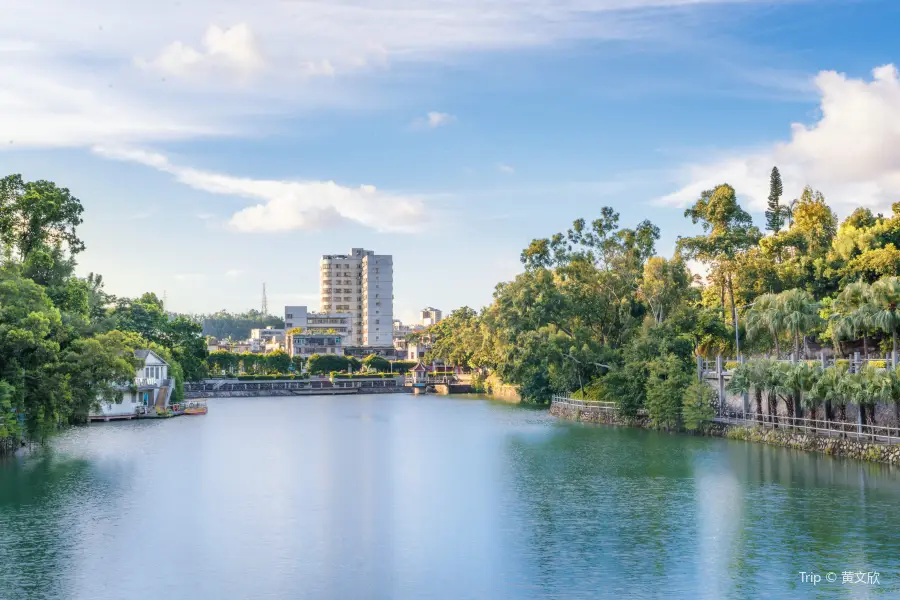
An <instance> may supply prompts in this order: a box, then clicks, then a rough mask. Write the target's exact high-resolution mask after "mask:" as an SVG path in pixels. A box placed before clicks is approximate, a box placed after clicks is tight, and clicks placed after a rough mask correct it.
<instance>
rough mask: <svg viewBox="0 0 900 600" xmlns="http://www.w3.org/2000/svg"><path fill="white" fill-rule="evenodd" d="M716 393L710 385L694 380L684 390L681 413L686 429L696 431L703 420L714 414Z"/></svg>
mask: <svg viewBox="0 0 900 600" xmlns="http://www.w3.org/2000/svg"><path fill="white" fill-rule="evenodd" d="M715 401H716V394H715V392H714V391H713V389H712V387H711V386H710V385H708V384H707V383H705V382H703V381H694V382H693V383H692V384H691V385H690V386H688V388H687V389H686V390H685V391H684V401H683V408H682V415H683V418H684V428H685V429H687V430H688V431H697V430H698V429H700V426H701V425H702V424H703V422H704V421H708V420H710V419H712V418H713V417H714V416H715V410H714V409H713V405H714V403H715Z"/></svg>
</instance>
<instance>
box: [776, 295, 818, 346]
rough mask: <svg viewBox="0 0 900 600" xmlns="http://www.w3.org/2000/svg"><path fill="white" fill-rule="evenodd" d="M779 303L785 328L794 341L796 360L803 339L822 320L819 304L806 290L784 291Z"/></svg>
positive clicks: (779, 297)
mask: <svg viewBox="0 0 900 600" xmlns="http://www.w3.org/2000/svg"><path fill="white" fill-rule="evenodd" d="M778 304H779V306H780V312H781V318H782V322H783V323H784V328H785V329H786V330H787V332H788V333H789V334H790V335H791V337H792V338H793V341H794V360H799V358H800V341H801V339H805V337H806V334H807V333H809V332H810V331H812V329H813V328H814V327H816V326H817V325H818V324H819V322H820V321H821V318H820V317H819V305H818V304H817V303H816V302H815V300H814V299H813V297H812V295H810V293H809V292H807V291H805V290H788V291H786V292H782V293H781V294H779V295H778Z"/></svg>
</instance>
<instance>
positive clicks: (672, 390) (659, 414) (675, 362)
mask: <svg viewBox="0 0 900 600" xmlns="http://www.w3.org/2000/svg"><path fill="white" fill-rule="evenodd" d="M689 383H690V375H689V374H688V373H687V372H686V370H685V367H684V364H683V363H682V362H681V361H680V360H679V359H678V357H676V356H675V355H674V354H667V355H665V356H663V357H661V358H657V359H656V360H654V361H651V363H650V365H649V377H648V379H647V392H646V393H647V412H648V414H649V416H650V420H651V421H652V422H653V424H654V425H655V426H656V427H665V428H666V429H667V430H668V429H671V428H675V429H677V428H678V427H680V426H681V417H682V406H683V404H682V403H683V400H684V394H685V390H686V389H687V387H688V385H689Z"/></svg>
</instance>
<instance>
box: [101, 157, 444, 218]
mask: <svg viewBox="0 0 900 600" xmlns="http://www.w3.org/2000/svg"><path fill="white" fill-rule="evenodd" d="M94 151H95V152H96V153H97V154H99V155H101V156H105V157H107V158H112V159H116V160H124V161H129V162H135V163H139V164H143V165H146V166H148V167H153V168H154V169H158V170H160V171H163V172H166V173H170V174H172V175H173V176H174V177H175V178H176V179H177V180H178V181H180V182H181V183H184V184H186V185H188V186H190V187H192V188H194V189H198V190H203V191H206V192H210V193H213V194H223V195H230V196H239V197H242V198H249V199H253V200H261V201H262V202H260V203H259V204H255V205H252V206H248V207H246V208H244V209H242V210H239V211H238V212H236V213H234V214H233V215H232V216H231V219H230V221H229V225H230V226H231V227H232V228H234V229H235V230H237V231H243V232H261V231H291V230H299V229H321V228H326V227H331V226H335V225H337V224H339V223H346V222H350V223H356V224H358V225H362V226H364V227H368V228H371V229H375V230H376V231H395V232H414V231H418V230H420V229H421V227H422V226H423V225H424V224H425V223H427V221H428V217H429V215H428V213H427V212H426V211H425V206H424V203H423V202H422V198H421V197H419V196H414V195H404V194H394V193H390V192H382V191H379V190H377V189H376V188H375V186H372V185H361V186H358V187H349V186H343V185H339V184H337V183H335V182H333V181H290V180H265V179H252V178H245V177H233V176H230V175H224V174H220V173H213V172H209V171H200V170H197V169H191V168H186V167H179V166H176V165H173V164H171V163H170V162H169V160H168V158H167V157H166V156H164V155H162V154H158V153H153V152H146V151H143V150H131V149H121V148H109V147H96V148H94Z"/></svg>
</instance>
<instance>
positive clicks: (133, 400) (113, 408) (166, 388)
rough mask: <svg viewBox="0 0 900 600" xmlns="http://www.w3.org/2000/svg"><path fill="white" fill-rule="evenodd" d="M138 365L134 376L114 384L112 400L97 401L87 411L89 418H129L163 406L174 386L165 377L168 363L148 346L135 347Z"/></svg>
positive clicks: (167, 404) (99, 419)
mask: <svg viewBox="0 0 900 600" xmlns="http://www.w3.org/2000/svg"><path fill="white" fill-rule="evenodd" d="M134 356H135V358H137V359H138V361H139V363H140V364H139V366H138V368H137V370H136V372H135V376H134V380H133V381H131V382H128V383H123V384H122V385H120V386H118V391H119V398H118V400H117V401H116V402H108V401H105V400H101V401H100V405H99V407H98V408H97V409H95V410H92V411H91V412H90V415H89V417H90V419H91V420H92V421H103V420H110V419H123V418H131V417H134V416H137V415H139V414H144V413H146V412H148V411H149V410H150V409H152V408H159V409H161V410H163V411H164V410H166V409H167V408H168V406H169V401H170V400H171V398H172V391H173V390H174V389H175V380H174V379H172V378H170V377H169V363H167V362H166V361H165V360H163V359H162V357H160V356H159V355H158V354H157V353H156V352H154V351H152V350H135V351H134Z"/></svg>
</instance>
